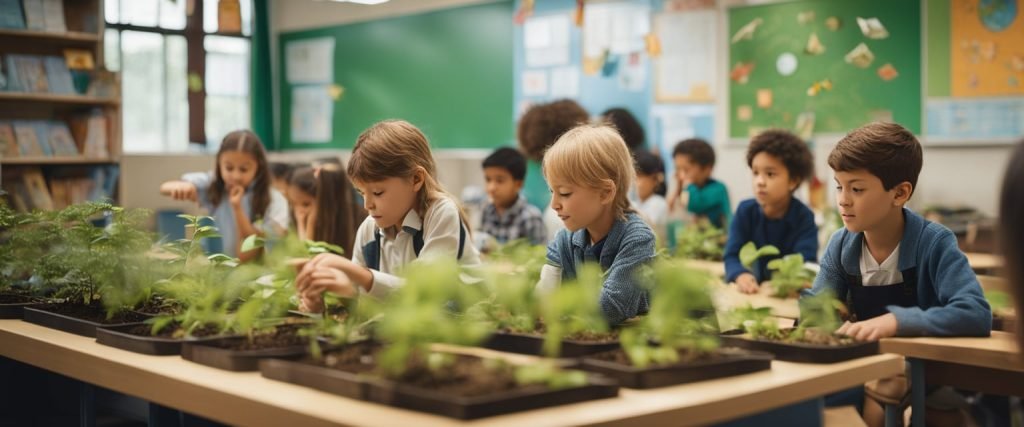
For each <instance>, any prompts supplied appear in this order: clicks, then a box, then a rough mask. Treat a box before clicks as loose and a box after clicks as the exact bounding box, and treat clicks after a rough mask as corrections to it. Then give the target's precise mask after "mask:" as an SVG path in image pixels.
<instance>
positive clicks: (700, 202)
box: [668, 138, 730, 228]
mask: <svg viewBox="0 0 1024 427" xmlns="http://www.w3.org/2000/svg"><path fill="white" fill-rule="evenodd" d="M672 161H673V162H674V163H675V166H676V184H677V185H676V188H675V191H674V192H673V194H672V196H671V197H669V200H668V208H669V210H670V211H671V210H674V209H675V208H676V204H677V203H681V204H684V205H686V210H687V211H689V212H690V213H692V214H694V215H696V216H703V217H706V218H707V219H708V220H709V221H711V224H712V225H714V226H715V227H718V228H723V227H725V226H726V224H728V223H729V209H730V205H729V190H727V189H726V188H725V184H722V183H721V182H718V181H716V180H715V179H712V178H711V170H712V169H714V168H715V150H714V149H713V148H711V144H708V143H707V141H704V140H703V139H698V138H691V139H686V140H683V141H680V142H679V143H678V144H676V148H675V149H674V150H672Z"/></svg>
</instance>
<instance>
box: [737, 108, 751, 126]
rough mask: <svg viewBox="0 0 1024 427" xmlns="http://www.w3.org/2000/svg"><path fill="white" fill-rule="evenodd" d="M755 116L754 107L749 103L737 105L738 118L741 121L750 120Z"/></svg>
mask: <svg viewBox="0 0 1024 427" xmlns="http://www.w3.org/2000/svg"><path fill="white" fill-rule="evenodd" d="M753 117H754V109H753V108H750V106H749V105H740V106H739V107H736V118H737V119H738V120H739V121H741V122H749V121H750V119H752V118H753Z"/></svg>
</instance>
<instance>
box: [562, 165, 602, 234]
mask: <svg viewBox="0 0 1024 427" xmlns="http://www.w3.org/2000/svg"><path fill="white" fill-rule="evenodd" d="M549 183H550V185H551V208H552V209H554V210H555V212H557V213H558V218H560V219H561V220H562V223H563V224H565V228H567V229H569V231H573V232H575V231H577V230H580V229H583V228H586V227H589V226H590V225H591V224H593V223H594V222H596V221H597V220H598V219H599V218H600V217H601V215H602V214H603V213H604V212H605V211H606V210H608V209H609V208H610V203H606V202H605V201H604V200H602V197H601V196H602V191H601V190H598V189H596V188H590V187H581V186H577V185H572V184H569V183H568V182H566V181H565V180H561V179H551V178H549ZM609 200H610V199H609Z"/></svg>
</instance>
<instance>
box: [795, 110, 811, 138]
mask: <svg viewBox="0 0 1024 427" xmlns="http://www.w3.org/2000/svg"><path fill="white" fill-rule="evenodd" d="M793 133H795V134H796V136H799V137H800V139H803V140H804V141H809V140H810V139H811V136H812V135H814V112H813V111H804V112H802V113H800V114H798V115H797V116H796V126H794V127H793Z"/></svg>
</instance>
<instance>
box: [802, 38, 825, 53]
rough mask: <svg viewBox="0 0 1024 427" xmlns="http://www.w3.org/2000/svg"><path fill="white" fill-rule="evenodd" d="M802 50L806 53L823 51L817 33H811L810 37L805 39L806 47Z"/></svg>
mask: <svg viewBox="0 0 1024 427" xmlns="http://www.w3.org/2000/svg"><path fill="white" fill-rule="evenodd" d="M804 52H805V53H807V54H808V55H821V54H823V53H825V45H823V44H821V40H819V39H818V33H811V37H809V38H808V39H807V47H805V48H804Z"/></svg>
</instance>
